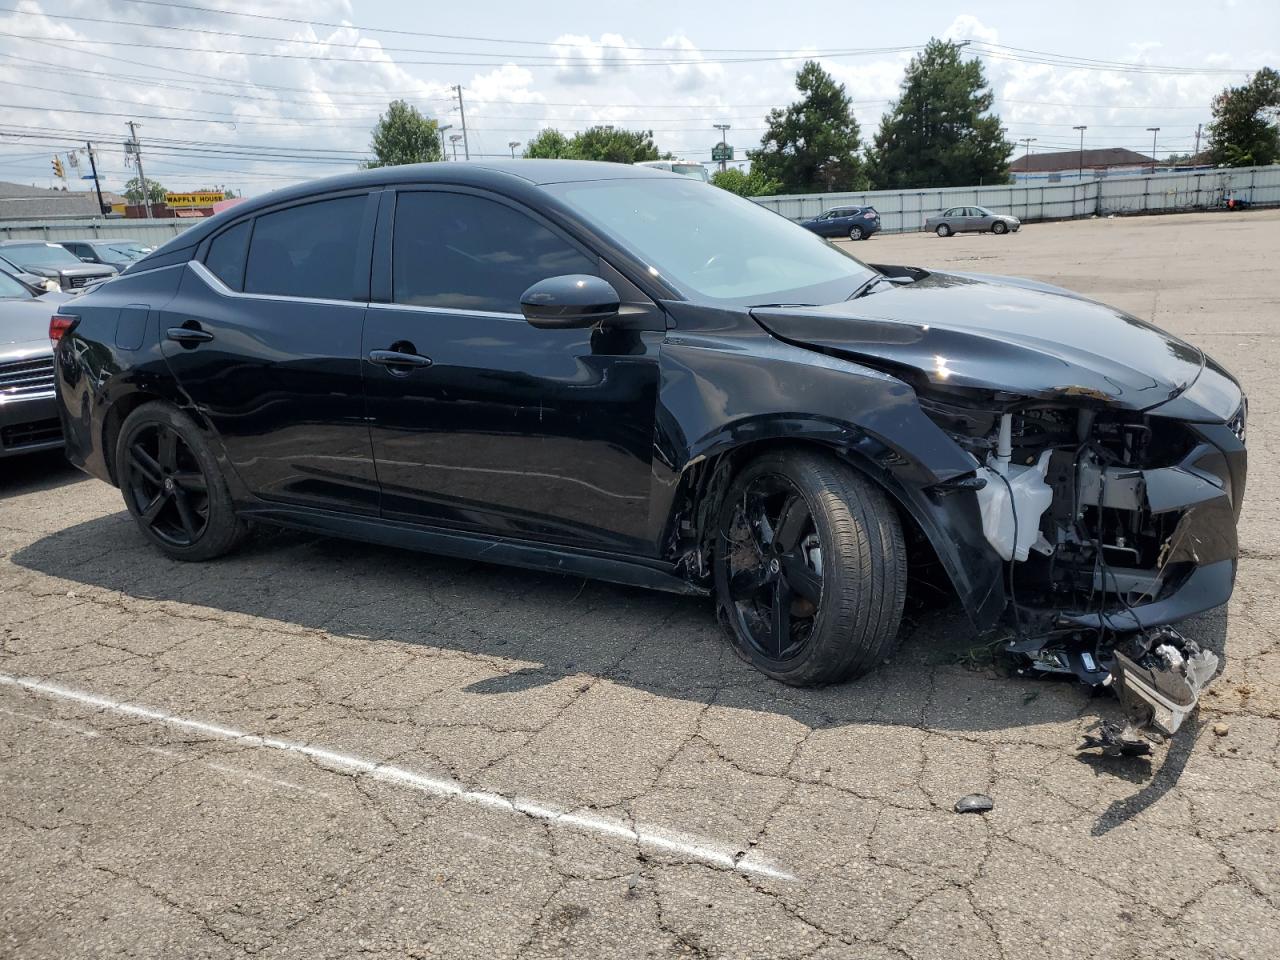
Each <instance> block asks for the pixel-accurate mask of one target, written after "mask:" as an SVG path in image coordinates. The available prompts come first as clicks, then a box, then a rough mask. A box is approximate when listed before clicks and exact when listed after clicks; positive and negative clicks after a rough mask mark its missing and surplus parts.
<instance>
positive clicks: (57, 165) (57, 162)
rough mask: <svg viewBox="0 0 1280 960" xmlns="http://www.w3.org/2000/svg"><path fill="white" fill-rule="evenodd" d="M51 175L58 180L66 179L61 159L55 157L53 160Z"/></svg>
mask: <svg viewBox="0 0 1280 960" xmlns="http://www.w3.org/2000/svg"><path fill="white" fill-rule="evenodd" d="M53 175H54V176H55V177H57V178H58V179H59V180H65V179H67V171H66V170H64V169H63V167H62V158H61V157H57V156H55V157H54V158H53Z"/></svg>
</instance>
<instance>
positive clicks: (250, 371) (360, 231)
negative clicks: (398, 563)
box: [159, 190, 378, 514]
mask: <svg viewBox="0 0 1280 960" xmlns="http://www.w3.org/2000/svg"><path fill="white" fill-rule="evenodd" d="M376 214H377V199H376V194H370V192H369V191H367V190H361V191H355V192H348V193H343V194H337V195H332V196H328V197H321V198H313V199H309V200H307V201H303V202H298V203H294V204H291V205H289V206H286V207H283V208H279V209H277V210H274V211H270V212H266V213H262V214H260V215H258V216H257V217H256V218H250V219H245V220H242V221H240V222H239V223H236V224H234V225H232V226H230V227H229V228H227V229H225V230H223V231H221V232H220V233H218V234H215V235H214V236H213V237H212V238H210V239H209V240H206V241H205V242H204V243H203V244H201V247H200V249H199V250H198V251H197V256H196V259H194V260H192V261H191V262H190V263H189V264H188V265H187V270H186V273H185V274H184V276H183V278H182V282H181V285H180V287H179V289H178V294H177V296H176V297H175V298H174V299H173V301H172V302H170V303H169V304H167V305H166V306H164V307H163V309H162V310H160V323H159V328H160V336H161V338H162V341H163V350H164V354H165V357H166V358H167V359H168V362H169V366H170V368H171V369H172V371H173V373H174V376H175V377H176V378H177V380H178V382H179V384H180V385H181V387H182V389H183V390H184V391H185V392H186V393H187V394H188V396H189V397H190V398H191V402H192V403H193V405H194V406H195V408H196V410H197V411H198V412H199V413H200V414H201V415H202V416H203V417H204V418H205V419H206V420H207V421H208V422H209V424H210V425H211V426H212V427H213V429H214V430H215V431H216V433H217V435H218V437H219V438H220V440H221V442H222V445H223V447H224V448H225V451H226V455H227V457H228V459H229V460H230V462H231V466H232V467H233V468H234V470H235V471H236V473H237V474H238V475H239V476H240V478H241V479H242V480H243V481H244V483H245V484H246V485H247V486H248V487H249V489H250V490H251V491H252V492H253V493H254V494H256V495H257V496H259V497H262V498H264V499H266V500H271V501H276V502H282V503H287V504H295V505H300V506H309V507H320V508H326V509H336V510H342V511H353V512H357V513H363V514H376V513H377V510H378V486H377V481H376V479H375V477H374V472H373V453H372V448H371V446H370V442H369V428H368V425H367V424H366V423H365V419H364V389H363V384H362V383H361V364H360V336H361V328H362V326H363V323H364V314H365V309H366V304H367V302H368V299H369V257H370V252H371V248H372V239H373V226H374V222H375V218H376Z"/></svg>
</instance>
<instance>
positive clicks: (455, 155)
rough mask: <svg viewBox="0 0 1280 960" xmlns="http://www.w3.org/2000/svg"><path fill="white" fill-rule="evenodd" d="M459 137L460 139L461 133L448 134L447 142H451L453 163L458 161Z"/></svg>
mask: <svg viewBox="0 0 1280 960" xmlns="http://www.w3.org/2000/svg"><path fill="white" fill-rule="evenodd" d="M461 139H462V134H460V133H451V134H449V142H450V143H452V144H453V162H454V163H457V162H458V141H459V140H461Z"/></svg>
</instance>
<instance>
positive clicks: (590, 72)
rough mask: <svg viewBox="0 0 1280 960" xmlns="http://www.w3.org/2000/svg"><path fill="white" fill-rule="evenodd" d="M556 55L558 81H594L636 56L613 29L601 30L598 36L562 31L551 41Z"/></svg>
mask: <svg viewBox="0 0 1280 960" xmlns="http://www.w3.org/2000/svg"><path fill="white" fill-rule="evenodd" d="M551 49H552V51H553V52H554V53H555V55H556V57H557V58H558V60H557V64H558V67H559V69H557V70H556V78H557V79H558V80H559V81H560V82H561V83H570V84H577V83H595V82H597V81H598V80H600V79H601V78H602V77H605V76H607V75H608V74H611V73H618V72H619V71H621V70H622V69H624V68H623V66H622V65H623V64H625V63H627V62H628V61H632V60H637V59H640V58H639V56H638V54H637V52H636V51H634V50H632V49H631V45H630V44H629V43H627V41H626V40H625V39H624V38H623V37H621V36H619V35H618V34H616V33H605V34H601V36H600V39H599V40H593V39H591V37H588V36H580V35H577V34H572V33H566V34H562V35H561V36H559V37H557V38H556V39H555V40H554V41H552V43H551Z"/></svg>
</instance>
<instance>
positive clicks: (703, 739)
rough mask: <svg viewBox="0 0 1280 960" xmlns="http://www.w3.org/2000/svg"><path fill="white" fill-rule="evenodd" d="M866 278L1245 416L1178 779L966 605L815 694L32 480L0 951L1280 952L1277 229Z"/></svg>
mask: <svg viewBox="0 0 1280 960" xmlns="http://www.w3.org/2000/svg"><path fill="white" fill-rule="evenodd" d="M851 249H852V251H853V252H854V253H856V254H857V255H858V256H860V257H862V258H863V259H866V260H868V261H870V262H873V263H907V264H915V265H922V266H938V267H950V268H953V269H956V270H965V271H973V272H982V273H1008V274H1018V275H1024V276H1030V277H1035V278H1037V279H1041V280H1046V281H1050V282H1053V283H1058V284H1061V285H1063V286H1066V287H1070V288H1072V289H1075V290H1079V291H1081V292H1083V293H1086V294H1088V295H1089V296H1092V297H1094V298H1097V299H1100V300H1103V301H1107V302H1110V303H1113V304H1115V305H1117V306H1120V307H1123V308H1125V309H1127V310H1129V311H1130V312H1132V313H1134V314H1136V315H1138V316H1140V317H1143V318H1147V319H1152V320H1154V321H1155V322H1156V323H1158V324H1160V325H1161V326H1163V327H1166V328H1167V329H1169V330H1171V331H1173V332H1175V333H1177V334H1179V335H1181V336H1184V337H1185V338H1187V339H1189V340H1191V341H1192V342H1193V343H1195V344H1197V345H1199V346H1202V347H1204V348H1205V349H1206V350H1207V351H1209V352H1210V353H1211V354H1212V355H1213V356H1215V357H1216V358H1217V359H1218V360H1220V361H1221V362H1223V363H1224V364H1225V365H1226V366H1227V367H1228V368H1229V369H1231V370H1232V371H1233V372H1235V373H1236V374H1237V375H1238V376H1239V377H1241V379H1242V380H1243V382H1244V385H1245V388H1246V390H1247V391H1248V393H1249V396H1250V404H1251V419H1250V424H1249V427H1250V455H1251V463H1250V467H1251V471H1250V473H1251V475H1250V478H1249V493H1248V499H1247V502H1246V505H1245V510H1244V517H1243V521H1242V522H1243V527H1242V530H1241V543H1242V548H1243V553H1244V556H1243V559H1242V560H1241V563H1240V574H1239V580H1238V583H1237V587H1236V595H1235V598H1234V599H1233V601H1232V603H1231V605H1230V607H1229V608H1228V609H1223V610H1218V611H1214V612H1212V613H1210V614H1208V615H1206V616H1203V617H1201V618H1198V619H1197V620H1196V621H1194V622H1192V623H1190V624H1188V625H1186V632H1187V634H1188V635H1189V636H1192V637H1194V638H1195V639H1197V640H1199V641H1201V642H1203V643H1206V644H1207V645H1209V646H1211V647H1213V648H1214V649H1216V650H1219V651H1220V652H1223V653H1224V654H1225V667H1224V670H1223V673H1222V675H1221V676H1220V677H1219V678H1218V679H1217V680H1216V681H1215V683H1214V684H1213V686H1212V687H1211V688H1210V690H1209V691H1208V695H1207V696H1206V699H1205V702H1204V705H1203V706H1202V709H1201V711H1200V713H1199V714H1198V715H1197V716H1196V717H1194V718H1193V719H1192V720H1191V721H1189V722H1188V725H1187V726H1186V727H1185V728H1184V729H1183V731H1182V732H1181V733H1180V734H1179V735H1178V737H1177V738H1175V739H1174V740H1173V741H1172V743H1170V744H1168V745H1166V746H1160V747H1157V748H1156V749H1155V751H1154V752H1153V754H1152V756H1150V757H1149V758H1125V759H1104V758H1100V757H1098V756H1096V755H1091V754H1078V753H1077V752H1076V749H1075V748H1076V746H1077V744H1078V743H1079V742H1080V739H1081V735H1082V733H1083V732H1084V731H1085V730H1086V729H1087V728H1088V727H1089V726H1090V724H1092V723H1093V722H1095V721H1096V720H1097V719H1098V718H1099V717H1109V718H1114V717H1116V716H1117V715H1118V711H1117V708H1116V704H1115V702H1114V700H1113V699H1112V698H1110V697H1109V696H1102V697H1093V698H1091V697H1090V696H1089V695H1088V693H1087V692H1086V691H1085V690H1084V689H1083V688H1082V687H1080V686H1078V685H1075V684H1074V683H1066V682H1050V681H1037V680H1029V679H1023V678H1019V677H1016V676H1009V675H1008V671H1007V669H1006V668H1005V666H1004V665H1003V664H1002V663H1000V662H998V661H996V660H995V659H993V657H992V655H991V652H990V648H989V646H987V645H984V643H983V642H980V641H979V639H977V638H974V637H973V636H972V635H971V634H970V633H969V631H968V627H967V622H966V621H965V620H964V617H963V615H962V614H961V613H960V611H959V610H958V608H957V607H955V606H946V607H943V608H941V609H937V608H933V607H927V608H926V607H909V610H908V614H909V615H908V620H907V622H906V624H905V625H904V628H903V630H904V640H903V645H902V648H901V650H900V651H899V653H898V654H897V655H896V657H895V658H894V659H893V660H892V661H891V662H889V663H886V664H885V665H883V666H882V667H881V668H880V669H879V670H878V671H876V672H875V673H874V674H873V675H871V676H869V677H866V678H865V679H863V680H860V681H857V682H854V683H850V684H846V685H843V686H839V687H833V688H829V689H824V690H816V691H814V690H795V689H790V688H786V687H782V686H780V685H778V684H776V683H774V682H772V681H770V680H768V679H766V678H764V677H763V676H761V675H760V674H758V673H756V672H754V671H753V670H752V669H750V668H749V667H747V666H746V665H744V664H742V663H741V662H740V661H739V660H738V659H737V658H735V657H734V655H733V654H732V652H731V651H730V649H729V646H728V644H727V642H726V641H725V639H724V638H723V636H722V634H721V633H720V630H719V628H718V627H717V626H716V624H715V622H714V619H713V616H712V611H711V607H710V603H709V601H705V600H699V599H689V598H681V597H675V596H670V595H666V594H661V593H649V592H645V591H641V590H635V589H628V588H624V587H616V586H611V585H607V584H602V583H596V582H583V581H582V580H575V579H567V578H562V577H556V576H550V575H542V574H533V573H528V572H524V571H519V570H512V569H506V568H500V567H492V566H487V565H484V564H477V563H464V562H461V561H455V560H449V559H441V558H434V557H430V556H425V555H418V554H410V553H403V552H398V551H395V550H390V549H382V548H375V547H369V546H363V545H358V544H352V543H344V542H338V541H331V540H324V539H321V538H318V537H314V536H309V535H303V534H298V533H289V532H264V533H260V534H259V535H258V536H257V537H255V538H254V539H253V540H252V541H251V542H250V543H249V545H248V546H247V547H246V548H245V549H243V550H242V551H240V552H239V553H237V554H235V555H234V556H231V557H228V558H226V559H224V560H222V561H219V562H216V563H213V564H208V565H182V564H178V563H174V562H171V561H168V560H166V559H163V558H162V557H161V556H160V555H159V554H157V553H156V552H154V551H153V550H151V549H149V548H148V547H147V546H146V545H145V544H144V543H143V541H142V538H141V536H140V535H139V534H138V533H137V532H136V531H135V529H134V526H133V523H132V521H131V520H130V519H129V518H128V516H127V514H126V513H125V512H124V507H123V504H122V503H121V500H120V495H119V493H118V492H117V491H116V490H115V489H113V488H110V487H108V486H106V485H104V484H102V483H99V482H97V481H94V480H89V479H87V478H84V477H82V476H81V475H80V474H78V473H76V472H75V471H72V470H70V469H69V468H67V467H66V466H65V465H63V464H62V463H61V461H60V459H59V458H58V457H56V456H55V457H40V458H36V459H32V460H29V461H23V462H19V461H12V460H11V461H4V462H0V848H2V849H3V850H4V851H5V853H4V855H3V856H0V955H2V956H5V957H15V958H18V957H21V958H34V957H58V958H70V957H96V956H103V955H107V954H112V955H132V956H139V957H184V958H188V957H190V958H195V957H234V956H240V955H243V954H253V955H258V956H262V957H283V956H296V957H306V958H320V957H330V956H334V957H336V956H353V955H357V954H358V955H361V956H369V957H388V958H389V957H409V956H412V957H418V956H428V957H436V956H438V957H451V958H452V957H485V958H489V957H516V956H519V957H544V956H584V957H585V956H590V957H624V956H625V957H630V956H650V957H735V958H736V957H764V958H775V957H797V958H798V957H815V958H835V957H856V958H867V960H878V958H885V957H912V958H939V957H953V956H954V957H964V958H974V957H1002V958H1004V957H1008V958H1019V957H1032V956H1034V957H1070V958H1084V957H1108V958H1129V957H1144V958H1145V957H1170V958H1182V957H1214V958H1217V957H1248V958H1263V957H1273V956H1275V954H1276V944H1277V943H1280V869H1278V868H1277V863H1280V643H1278V642H1277V641H1278V639H1280V625H1278V622H1277V619H1276V618H1277V617H1280V586H1278V584H1280V548H1277V546H1276V544H1277V543H1280V481H1278V480H1277V476H1276V472H1275V471H1276V468H1277V466H1278V462H1277V461H1278V457H1280V431H1278V430H1277V427H1276V419H1275V418H1276V410H1277V407H1278V406H1280V383H1278V381H1277V378H1276V376H1275V371H1276V369H1277V368H1280V337H1278V336H1277V330H1278V327H1280V283H1278V282H1277V278H1276V269H1275V259H1276V251H1277V250H1280V211H1259V212H1251V213H1244V214H1227V213H1213V214H1193V215H1184V216H1176V217H1150V218H1134V219H1114V220H1112V219H1103V220H1088V221H1079V222H1070V223H1059V224H1043V225H1038V224H1032V225H1029V226H1026V227H1024V228H1023V230H1022V231H1021V232H1020V233H1018V234H1016V235H1009V236H1003V237H997V236H988V235H982V236H961V237H953V238H950V239H946V240H943V239H939V238H937V237H934V236H932V235H925V234H911V235H900V236H877V237H875V238H873V239H872V240H870V241H868V242H864V243H859V244H854V245H851ZM986 639H987V640H990V638H986ZM973 792H982V793H987V794H990V795H991V797H992V798H993V799H994V801H995V808H994V810H992V811H991V812H990V813H987V814H985V815H978V816H975V815H959V814H956V813H955V812H953V809H952V806H953V804H954V803H955V801H956V800H957V798H959V797H961V796H963V795H965V794H969V793H973ZM1268 943H1270V944H1271V946H1270V947H1267V946H1266V945H1267V944H1268Z"/></svg>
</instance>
